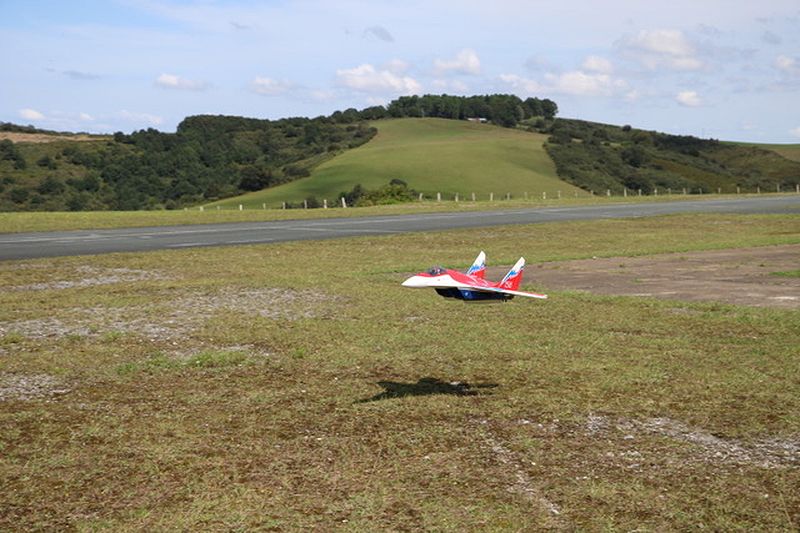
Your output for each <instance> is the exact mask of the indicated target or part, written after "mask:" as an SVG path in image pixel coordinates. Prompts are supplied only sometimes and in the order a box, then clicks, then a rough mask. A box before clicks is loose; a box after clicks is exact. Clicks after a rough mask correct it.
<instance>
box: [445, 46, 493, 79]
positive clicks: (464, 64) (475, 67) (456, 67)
mask: <svg viewBox="0 0 800 533" xmlns="http://www.w3.org/2000/svg"><path fill="white" fill-rule="evenodd" d="M433 65H434V68H435V71H436V74H438V75H443V74H447V73H450V72H453V73H456V74H473V75H474V74H480V73H481V60H480V58H478V54H476V53H475V50H472V49H469V48H465V49H464V50H461V51H460V52H459V53H458V54H457V55H456V57H455V59H451V60H445V59H436V60H435V61H434V62H433Z"/></svg>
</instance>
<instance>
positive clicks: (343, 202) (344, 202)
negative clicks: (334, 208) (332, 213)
mask: <svg viewBox="0 0 800 533" xmlns="http://www.w3.org/2000/svg"><path fill="white" fill-rule="evenodd" d="M346 207H347V202H346V201H345V199H344V196H342V209H345V208H346Z"/></svg>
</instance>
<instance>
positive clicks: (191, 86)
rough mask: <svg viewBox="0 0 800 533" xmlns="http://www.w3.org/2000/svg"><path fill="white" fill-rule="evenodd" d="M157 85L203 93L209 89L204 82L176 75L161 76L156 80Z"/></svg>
mask: <svg viewBox="0 0 800 533" xmlns="http://www.w3.org/2000/svg"><path fill="white" fill-rule="evenodd" d="M156 85H158V86H159V87H164V88H165V89H179V90H182V91H202V90H205V89H207V88H208V84H207V83H206V82H204V81H195V80H188V79H186V78H182V77H180V76H176V75H175V74H161V75H160V76H159V77H158V78H156Z"/></svg>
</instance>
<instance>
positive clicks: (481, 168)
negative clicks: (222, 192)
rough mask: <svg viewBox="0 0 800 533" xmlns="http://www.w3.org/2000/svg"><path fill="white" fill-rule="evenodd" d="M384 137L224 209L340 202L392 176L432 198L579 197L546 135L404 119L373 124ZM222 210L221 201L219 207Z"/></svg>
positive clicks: (232, 201)
mask: <svg viewBox="0 0 800 533" xmlns="http://www.w3.org/2000/svg"><path fill="white" fill-rule="evenodd" d="M372 125H373V126H375V127H377V128H378V134H377V135H376V136H375V138H374V139H373V140H372V141H370V142H369V143H367V144H365V145H363V146H361V147H359V148H356V149H354V150H350V151H348V152H345V153H343V154H341V155H339V156H337V157H335V158H334V159H332V160H330V161H327V162H325V163H323V164H321V165H320V166H319V167H317V168H316V169H314V170H313V172H312V175H311V177H309V178H303V179H300V180H297V181H293V182H291V183H287V184H284V185H280V186H278V187H274V188H270V189H265V190H263V191H258V192H254V193H250V194H246V195H242V196H238V197H235V198H231V199H228V200H223V201H221V202H217V204H220V205H236V204H240V203H241V204H244V205H251V206H260V205H261V204H262V203H266V204H267V205H272V206H274V205H276V204H280V203H281V202H282V201H289V202H297V201H302V200H303V199H304V198H307V197H310V196H313V197H316V198H319V199H323V198H326V199H328V201H329V202H330V201H334V200H335V199H336V198H337V197H338V196H339V193H341V192H345V191H349V190H350V189H352V188H353V186H354V185H356V184H361V185H362V186H363V187H365V188H367V189H372V188H377V187H380V186H382V185H385V184H386V183H388V182H389V181H390V180H392V179H400V180H403V181H405V182H406V183H407V184H408V186H409V187H411V188H412V189H415V190H417V191H419V192H422V193H424V194H425V195H426V196H429V197H430V196H433V195H435V194H436V193H437V192H441V193H442V194H447V195H449V196H451V197H452V195H453V194H455V193H459V194H460V195H461V198H467V197H468V196H469V195H470V194H471V193H473V192H474V193H476V194H478V195H481V196H482V197H483V199H487V198H488V195H489V193H494V194H495V195H496V197H498V198H499V197H500V196H501V195H505V194H507V193H510V194H511V195H512V196H515V197H520V196H522V195H523V194H524V193H526V192H527V193H530V194H539V195H541V193H542V192H543V191H546V192H548V193H550V194H555V193H556V191H558V190H560V191H562V193H563V194H569V195H572V194H573V192H574V191H576V190H577V189H576V188H575V187H573V186H571V185H569V184H567V183H565V182H563V181H561V180H560V179H559V178H558V177H557V175H556V171H555V166H554V165H553V162H552V160H551V159H550V158H549V157H548V155H547V153H546V152H545V151H544V149H543V148H542V144H543V142H544V141H545V140H546V138H547V137H546V136H545V135H542V134H539V133H530V132H525V131H520V130H516V129H509V128H501V127H499V126H493V125H489V124H478V123H473V122H468V121H464V120H446V119H438V118H403V119H390V120H380V121H375V122H373V123H372ZM212 205H216V204H212Z"/></svg>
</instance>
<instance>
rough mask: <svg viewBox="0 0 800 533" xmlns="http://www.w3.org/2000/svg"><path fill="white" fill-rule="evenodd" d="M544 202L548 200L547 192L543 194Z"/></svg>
mask: <svg viewBox="0 0 800 533" xmlns="http://www.w3.org/2000/svg"><path fill="white" fill-rule="evenodd" d="M542 200H547V192H542Z"/></svg>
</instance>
